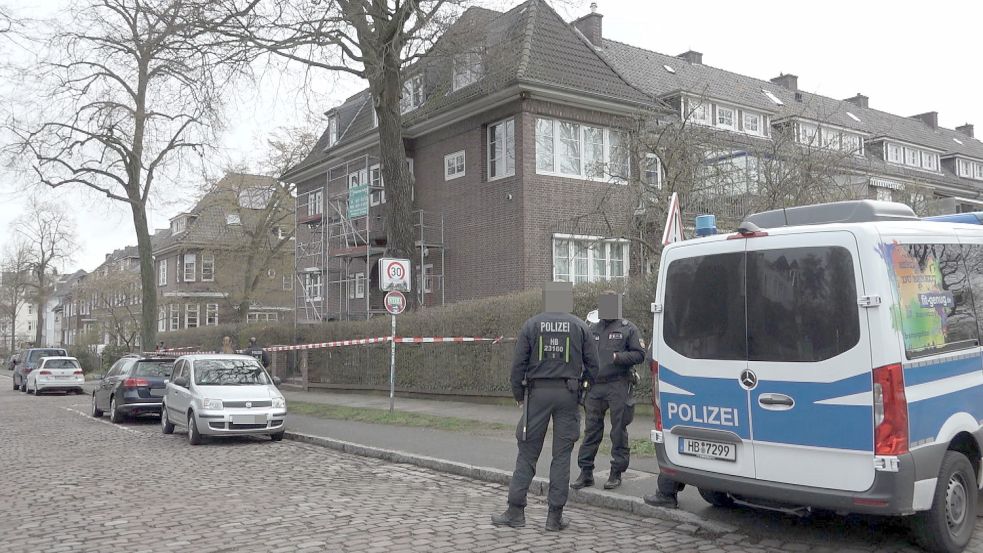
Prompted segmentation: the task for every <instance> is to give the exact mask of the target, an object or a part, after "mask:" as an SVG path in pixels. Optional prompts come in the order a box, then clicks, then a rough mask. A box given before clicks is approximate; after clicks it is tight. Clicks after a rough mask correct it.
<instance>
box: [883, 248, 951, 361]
mask: <svg viewBox="0 0 983 553" xmlns="http://www.w3.org/2000/svg"><path fill="white" fill-rule="evenodd" d="M938 246H939V245H931V244H903V245H902V244H898V243H897V242H894V243H892V244H881V246H880V248H879V249H880V251H879V253H880V255H881V257H882V258H883V259H884V261H885V262H886V263H887V265H888V267H889V268H890V269H891V270H890V271H888V272H889V273H890V275H891V281H892V283H893V285H894V290H895V292H896V293H897V297H898V299H899V303H898V305H897V306H895V307H894V308H893V315H894V317H893V318H894V321H895V325H896V326H900V330H901V334H902V336H903V337H904V343H905V350H906V351H908V352H916V351H922V350H934V349H938V348H943V347H945V345H946V343H947V336H946V327H947V322H948V314H949V312H950V311H951V309H952V308H953V307H954V306H955V298H954V296H953V294H952V292H951V291H950V290H948V289H947V287H946V286H945V280H944V277H943V271H942V266H941V264H940V260H939V256H940V254H941V255H942V256H945V255H946V252H945V250H944V245H943V246H942V247H943V251H942V252H939V251H938V249H937V248H938ZM957 247H958V246H957Z"/></svg>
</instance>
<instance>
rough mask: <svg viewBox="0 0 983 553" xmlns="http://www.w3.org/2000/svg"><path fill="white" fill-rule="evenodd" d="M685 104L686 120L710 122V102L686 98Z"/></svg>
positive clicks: (702, 122)
mask: <svg viewBox="0 0 983 553" xmlns="http://www.w3.org/2000/svg"><path fill="white" fill-rule="evenodd" d="M686 106H687V107H686V110H687V113H688V117H687V118H686V119H687V120H689V121H692V122H693V123H696V124H698V125H709V124H710V110H711V104H710V103H709V102H705V101H701V100H696V99H692V98H687V100H686Z"/></svg>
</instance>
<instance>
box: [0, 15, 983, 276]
mask: <svg viewBox="0 0 983 553" xmlns="http://www.w3.org/2000/svg"><path fill="white" fill-rule="evenodd" d="M0 2H2V0H0ZM518 3H519V2H517V1H510V0H489V1H488V2H485V4H486V5H490V6H491V7H495V8H498V9H502V8H508V7H511V6H514V5H516V4H518ZM40 4H41V5H42V6H43V7H44V9H46V10H47V11H49V12H52V11H57V9H58V7H59V6H62V5H65V4H67V2H66V1H63V0H43V1H42V2H40ZM589 4H590V2H589V0H585V1H578V0H562V1H559V0H558V2H557V4H556V5H557V8H558V11H559V12H560V14H561V15H563V16H564V17H565V18H566V19H567V20H572V19H574V18H576V17H579V16H580V15H583V14H585V13H587V12H588V11H589V7H588V6H589ZM597 4H598V12H600V13H601V14H603V15H604V20H603V21H604V36H605V37H606V38H611V39H614V40H618V41H621V42H626V43H629V44H632V45H635V46H640V47H643V48H647V49H650V50H655V51H657V52H661V53H664V54H679V53H681V52H684V51H686V50H691V49H692V50H696V51H699V52H702V53H703V61H704V63H705V64H707V65H711V66H714V67H719V68H723V69H728V70H731V71H735V72H737V73H743V74H746V75H751V76H754V77H759V78H762V79H769V78H772V77H775V76H777V75H778V74H779V73H793V74H795V75H798V76H799V88H801V89H803V90H807V91H810V92H816V93H820V94H824V95H827V96H831V97H834V98H847V97H850V96H853V95H854V94H856V93H858V92H860V93H863V94H865V95H866V96H869V97H870V107H872V108H875V109H880V110H884V111H889V112H892V113H896V114H899V115H914V114H916V113H923V112H926V111H938V112H939V123H940V125H942V126H945V127H949V128H953V127H955V126H958V125H961V124H963V123H966V122H969V123H975V124H976V128H977V132H978V133H981V134H983V71H981V70H980V67H981V62H980V59H981V55H983V38H981V37H983V32H981V30H983V29H981V26H983V3H980V2H959V1H954V0H939V1H936V2H933V3H932V4H931V6H929V7H926V6H920V7H917V9H915V5H914V4H913V5H911V6H909V7H906V6H905V5H904V4H902V3H899V2H890V1H881V2H857V1H856V0H851V1H846V0H823V1H821V2H820V1H813V2H787V1H778V0H769V1H757V2H733V1H731V0H720V1H707V0H704V1H696V2H656V1H653V0H598V2H597ZM909 8H912V9H909ZM4 51H9V50H0V52H4ZM300 83H301V80H300V78H299V77H297V76H291V77H288V78H280V76H279V75H276V74H269V73H268V74H266V75H265V77H264V78H263V80H262V82H261V83H260V86H259V87H258V90H255V91H254V90H248V89H240V90H239V91H238V92H237V94H235V95H234V97H232V98H231V99H230V101H229V113H230V121H229V124H228V130H227V131H226V133H225V134H224V137H223V139H222V141H221V143H220V144H217V145H216V149H215V151H214V153H213V157H214V159H210V163H209V165H210V166H211V168H210V170H211V171H212V172H213V173H214V174H216V175H217V173H218V172H219V171H220V168H221V167H223V166H225V165H227V164H228V163H245V164H255V163H256V162H258V161H259V159H258V158H259V157H260V156H261V152H262V150H263V145H264V144H265V139H266V137H267V136H268V134H269V133H270V131H271V130H272V129H276V128H277V127H289V126H294V125H296V124H298V123H299V122H301V121H303V120H304V119H305V117H307V116H308V115H309V114H310V113H311V112H314V113H316V114H319V113H321V112H323V111H325V110H326V109H328V108H330V107H331V106H332V105H334V104H336V103H338V102H339V101H340V100H342V99H344V98H345V97H346V96H348V95H349V94H351V93H352V92H353V91H355V90H356V89H357V88H358V84H357V83H353V82H350V81H348V80H345V79H339V78H337V77H332V76H329V75H325V74H321V75H318V76H316V77H315V80H314V82H313V83H312V86H313V88H314V89H315V94H314V96H315V97H317V98H324V100H323V104H324V105H314V106H312V105H310V98H309V95H305V94H302V93H300V91H299V86H300ZM317 103H318V104H320V103H322V102H317ZM0 177H2V178H0V249H2V248H3V246H4V245H6V244H7V243H9V242H10V239H11V232H10V231H9V228H10V227H9V224H10V222H11V221H12V220H13V219H14V218H15V217H16V216H17V215H18V214H19V213H20V212H21V211H22V210H23V205H24V202H25V201H26V200H25V198H26V196H27V195H28V194H30V193H33V194H39V195H41V196H43V197H46V198H49V199H55V200H58V201H61V202H64V203H66V204H67V205H70V206H71V207H72V214H73V216H74V217H75V219H76V225H77V227H78V233H79V236H78V242H79V246H80V247H79V250H78V252H77V253H76V255H75V258H74V259H73V261H72V263H71V264H70V266H68V267H65V268H64V269H70V270H74V269H75V268H83V269H86V270H91V269H93V268H95V267H96V266H97V265H98V264H99V263H100V262H101V260H102V259H103V258H104V256H105V254H106V253H107V252H110V251H112V250H113V249H115V248H120V247H123V246H127V245H130V244H135V243H136V237H135V234H134V233H133V230H132V222H131V219H130V215H129V212H128V210H127V209H125V208H124V207H123V206H122V205H120V204H116V203H111V202H108V201H106V200H105V199H104V198H102V197H99V196H96V195H93V194H90V193H87V192H82V191H75V192H65V191H57V192H56V191H50V190H41V189H38V188H36V187H32V186H30V184H31V181H30V178H29V177H28V176H26V175H22V174H14V173H11V172H10V171H6V170H0ZM182 179H183V180H186V181H187V182H188V186H189V189H190V188H194V187H196V186H198V185H200V183H201V180H202V176H201V175H198V174H193V175H182ZM191 200H192V198H191V196H190V195H189V194H187V193H186V192H182V193H180V194H171V195H168V194H166V193H163V194H161V197H159V198H157V199H156V201H155V202H154V205H153V206H152V210H151V219H152V226H153V227H157V228H161V227H165V226H167V221H168V219H169V218H170V217H171V216H173V215H174V214H176V213H178V212H180V211H182V210H183V209H186V208H187V207H189V205H190V203H191Z"/></svg>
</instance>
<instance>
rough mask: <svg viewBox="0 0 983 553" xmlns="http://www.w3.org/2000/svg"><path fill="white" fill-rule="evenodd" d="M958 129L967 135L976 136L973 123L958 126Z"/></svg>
mask: <svg viewBox="0 0 983 553" xmlns="http://www.w3.org/2000/svg"><path fill="white" fill-rule="evenodd" d="M956 130H957V131H959V132H961V133H963V134H965V135H966V136H968V137H970V138H974V137H973V125H971V124H969V123H966V124H965V125H963V126H961V127H956Z"/></svg>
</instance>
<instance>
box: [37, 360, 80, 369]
mask: <svg viewBox="0 0 983 553" xmlns="http://www.w3.org/2000/svg"><path fill="white" fill-rule="evenodd" d="M44 368H46V369H77V368H79V363H78V361H76V360H74V359H48V360H47V361H45V362H44Z"/></svg>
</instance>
